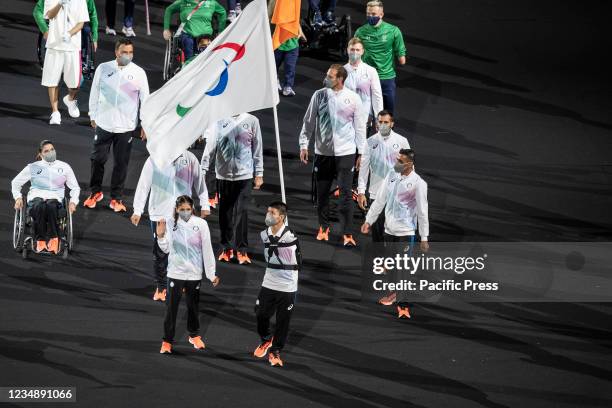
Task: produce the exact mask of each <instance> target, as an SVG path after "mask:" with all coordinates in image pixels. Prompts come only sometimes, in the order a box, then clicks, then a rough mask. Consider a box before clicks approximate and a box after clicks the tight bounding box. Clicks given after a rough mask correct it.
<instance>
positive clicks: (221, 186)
mask: <svg viewBox="0 0 612 408" xmlns="http://www.w3.org/2000/svg"><path fill="white" fill-rule="evenodd" d="M206 133H207V135H206V148H205V149H204V154H203V155H202V171H203V172H204V173H206V172H208V171H209V163H210V161H211V159H212V158H213V157H214V159H215V173H216V177H217V191H218V193H219V228H220V229H221V246H222V247H223V250H222V252H221V254H220V256H219V260H222V261H226V262H229V261H230V260H231V259H232V258H233V257H234V251H235V250H236V251H237V252H238V253H237V256H238V261H239V262H240V263H241V264H242V263H251V260H250V258H249V257H248V254H247V248H248V246H249V242H248V236H247V232H248V204H249V199H250V197H251V191H252V189H253V188H254V189H259V188H260V187H261V185H262V184H263V171H264V166H263V150H262V138H261V128H260V126H259V120H258V119H257V118H256V117H255V116H253V115H251V114H249V113H242V114H240V115H236V116H233V117H231V118H227V119H222V120H220V121H218V122H216V123H215V124H214V125H213V126H211V127H210V128H209V129H207V130H206ZM253 177H254V178H255V179H254V180H253ZM234 228H235V231H236V233H235V235H234ZM234 236H235V239H234ZM232 241H234V242H232Z"/></svg>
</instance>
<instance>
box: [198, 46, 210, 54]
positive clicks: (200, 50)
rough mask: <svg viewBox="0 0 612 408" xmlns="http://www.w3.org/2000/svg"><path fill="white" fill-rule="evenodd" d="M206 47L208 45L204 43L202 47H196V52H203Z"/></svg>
mask: <svg viewBox="0 0 612 408" xmlns="http://www.w3.org/2000/svg"><path fill="white" fill-rule="evenodd" d="M206 48H208V45H205V46H203V47H198V54H201V53H203V52H204V50H206Z"/></svg>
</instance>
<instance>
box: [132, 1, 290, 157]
mask: <svg viewBox="0 0 612 408" xmlns="http://www.w3.org/2000/svg"><path fill="white" fill-rule="evenodd" d="M278 102H279V98H278V90H277V77H276V64H275V62H274V53H273V49H272V38H271V34H270V26H269V23H268V10H267V6H266V1H265V0H254V1H253V2H251V3H250V4H249V5H248V6H247V7H245V9H244V10H243V11H242V13H241V14H240V15H239V16H238V18H237V19H236V20H235V21H234V22H233V23H232V24H230V25H229V26H228V27H227V28H226V29H225V30H224V31H223V32H222V33H221V34H219V36H218V37H217V38H215V40H214V41H213V42H212V43H211V44H210V45H209V46H208V48H206V50H205V51H204V52H203V53H202V54H200V55H198V56H197V58H195V59H194V60H193V61H192V62H191V63H190V64H188V65H187V66H186V67H184V68H183V69H182V70H181V71H180V72H179V73H178V74H177V75H176V76H175V77H173V78H172V79H170V81H168V82H167V83H166V84H165V85H164V86H162V87H161V88H160V89H159V90H157V91H156V92H154V93H152V94H151V95H149V97H148V98H147V99H146V100H145V102H144V104H143V107H142V127H143V128H144V130H145V132H146V134H147V149H148V150H149V153H150V154H151V158H152V159H153V161H154V162H155V164H156V165H157V166H159V167H160V168H161V167H163V166H165V165H166V164H168V163H170V162H172V160H174V159H176V158H177V157H178V156H179V155H180V154H181V152H183V151H184V150H185V149H187V147H189V146H190V145H191V144H192V143H193V142H195V141H196V140H197V139H198V138H199V137H200V136H201V135H202V133H203V132H204V130H205V129H206V128H207V127H208V126H209V125H212V124H213V123H214V122H215V121H217V120H220V119H223V118H227V117H230V116H232V115H237V114H239V113H243V112H250V111H254V110H258V109H264V108H271V107H273V106H276V105H277V104H278Z"/></svg>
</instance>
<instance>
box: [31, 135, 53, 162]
mask: <svg viewBox="0 0 612 408" xmlns="http://www.w3.org/2000/svg"><path fill="white" fill-rule="evenodd" d="M48 144H50V145H52V144H53V142H52V141H50V140H46V139H45V140H43V141H42V142H40V143H39V145H38V151H37V152H36V156H34V158H35V159H36V160H42V151H43V149H44V148H45V146H46V145H48Z"/></svg>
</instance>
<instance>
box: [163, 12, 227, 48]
mask: <svg viewBox="0 0 612 408" xmlns="http://www.w3.org/2000/svg"><path fill="white" fill-rule="evenodd" d="M176 13H179V18H180V21H181V25H180V26H179V28H178V30H177V31H176V33H175V34H174V35H175V36H178V37H180V43H181V48H182V50H183V53H184V54H185V58H184V59H185V60H188V59H190V58H191V57H193V55H194V54H195V53H196V50H197V45H198V44H197V42H196V38H198V37H200V36H202V35H205V34H206V35H212V34H213V25H212V22H213V17H215V16H216V18H217V24H218V31H219V32H221V31H223V30H224V29H225V24H226V19H227V13H226V11H225V8H224V7H223V6H222V5H221V4H219V3H218V2H217V1H216V0H176V1H175V2H174V3H172V4H171V5H169V6H168V7H166V11H165V12H164V32H163V36H164V39H165V40H166V41H169V40H170V39H171V38H172V32H171V31H170V20H171V19H172V16H173V15H174V14H176Z"/></svg>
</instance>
